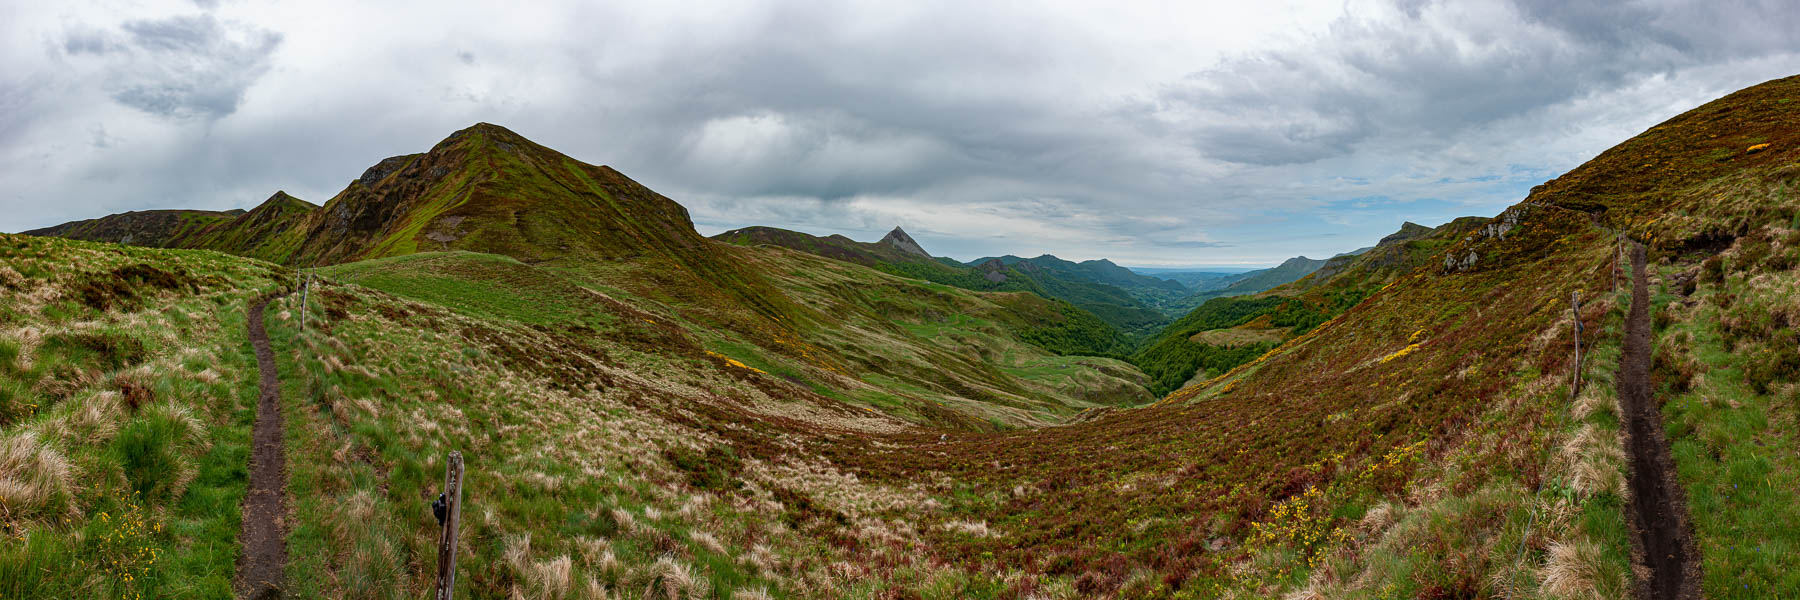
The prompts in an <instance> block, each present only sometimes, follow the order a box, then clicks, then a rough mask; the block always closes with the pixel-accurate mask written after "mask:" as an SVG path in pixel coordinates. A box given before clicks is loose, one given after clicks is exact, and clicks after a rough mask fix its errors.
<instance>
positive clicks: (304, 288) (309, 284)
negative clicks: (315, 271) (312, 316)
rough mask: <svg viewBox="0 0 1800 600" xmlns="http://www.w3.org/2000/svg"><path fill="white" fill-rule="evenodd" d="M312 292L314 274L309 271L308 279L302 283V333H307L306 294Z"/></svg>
mask: <svg viewBox="0 0 1800 600" xmlns="http://www.w3.org/2000/svg"><path fill="white" fill-rule="evenodd" d="M310 291H312V272H311V271H307V273H306V279H304V280H302V281H301V282H300V331H302V332H304V331H306V294H307V292H310Z"/></svg>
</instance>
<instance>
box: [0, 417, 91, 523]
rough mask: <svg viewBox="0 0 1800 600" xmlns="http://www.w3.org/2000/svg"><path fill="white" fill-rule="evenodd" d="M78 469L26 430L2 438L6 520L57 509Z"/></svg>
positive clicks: (0, 493) (1, 502)
mask: <svg viewBox="0 0 1800 600" xmlns="http://www.w3.org/2000/svg"><path fill="white" fill-rule="evenodd" d="M74 473H75V467H74V465H73V464H72V463H70V462H69V459H68V458H66V457H64V456H63V455H62V453H60V452H57V451H56V449H55V448H52V447H50V445H48V444H45V443H42V442H40V441H39V440H38V436H37V434H36V433H34V432H30V431H25V432H21V433H18V434H16V435H11V436H7V437H5V438H3V439H0V508H3V509H4V514H3V515H0V516H4V517H20V516H25V515H32V514H38V513H41V512H45V511H46V509H53V508H54V506H53V505H54V504H55V503H56V501H57V499H58V498H60V497H65V496H67V494H68V492H69V483H70V481H71V480H72V479H73V478H74Z"/></svg>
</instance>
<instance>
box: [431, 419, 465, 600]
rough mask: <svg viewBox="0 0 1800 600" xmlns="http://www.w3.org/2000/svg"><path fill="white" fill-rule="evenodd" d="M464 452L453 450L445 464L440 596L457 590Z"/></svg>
mask: <svg viewBox="0 0 1800 600" xmlns="http://www.w3.org/2000/svg"><path fill="white" fill-rule="evenodd" d="M462 480H463V460H462V452H454V451H453V452H451V453H450V456H449V458H448V459H447V460H446V461H445V464H444V496H443V500H444V516H443V517H442V518H441V519H440V522H439V524H440V525H442V529H441V530H440V531H439V532H438V571H437V588H436V589H437V592H436V593H434V594H433V595H432V597H433V598H436V599H437V600H450V596H451V594H453V593H455V591H456V529H457V527H456V523H457V518H458V517H461V516H462Z"/></svg>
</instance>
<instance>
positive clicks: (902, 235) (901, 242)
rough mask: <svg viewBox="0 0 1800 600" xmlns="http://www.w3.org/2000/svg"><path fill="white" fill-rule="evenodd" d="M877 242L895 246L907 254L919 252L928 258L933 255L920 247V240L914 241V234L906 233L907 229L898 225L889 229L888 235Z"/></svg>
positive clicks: (918, 253)
mask: <svg viewBox="0 0 1800 600" xmlns="http://www.w3.org/2000/svg"><path fill="white" fill-rule="evenodd" d="M877 243H880V244H887V245H889V246H893V247H895V248H898V249H900V251H901V252H905V253H907V254H917V255H919V256H923V257H927V258H930V257H931V255H930V254H928V253H926V252H925V249H924V248H921V247H919V242H917V241H914V240H913V239H912V236H910V235H906V230H904V229H901V228H899V227H898V226H896V227H894V230H893V231H889V232H888V234H887V236H886V237H883V238H881V241H880V242H877Z"/></svg>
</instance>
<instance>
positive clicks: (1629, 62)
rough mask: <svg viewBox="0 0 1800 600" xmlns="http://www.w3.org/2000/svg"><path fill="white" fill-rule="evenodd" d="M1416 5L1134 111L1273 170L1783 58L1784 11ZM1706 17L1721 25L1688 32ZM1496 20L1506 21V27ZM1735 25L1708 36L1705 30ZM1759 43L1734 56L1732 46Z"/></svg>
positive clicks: (1422, 143)
mask: <svg viewBox="0 0 1800 600" xmlns="http://www.w3.org/2000/svg"><path fill="white" fill-rule="evenodd" d="M1475 6H1479V5H1475V4H1467V3H1434V2H1417V3H1408V4H1405V5H1402V6H1400V7H1399V8H1400V9H1401V10H1400V13H1401V14H1400V15H1398V18H1397V19H1393V18H1389V19H1382V18H1365V17H1363V16H1359V15H1346V16H1344V17H1342V18H1340V19H1339V20H1338V22H1336V23H1334V24H1333V25H1332V27H1331V28H1330V32H1329V34H1328V35H1325V36H1321V37H1318V38H1312V39H1310V40H1309V41H1307V42H1304V43H1300V44H1297V45H1292V46H1289V47H1282V48H1277V49H1272V50H1267V51H1262V52H1257V53H1252V54H1250V55H1246V56H1240V57H1237V58H1233V59H1230V60H1227V61H1225V62H1223V63H1222V64H1219V65H1217V66H1215V67H1213V68H1210V69H1207V70H1203V71H1199V72H1196V73H1195V74H1194V75H1192V76H1191V77H1189V78H1188V79H1187V80H1185V81H1182V82H1179V83H1176V84H1173V85H1170V86H1168V87H1166V88H1165V89H1163V90H1161V91H1160V92H1159V93H1158V94H1157V95H1156V96H1155V97H1154V98H1153V99H1151V100H1150V101H1147V102H1145V103H1142V104H1140V105H1138V106H1136V107H1134V109H1133V111H1132V112H1133V113H1135V114H1134V116H1135V117H1136V118H1139V119H1141V122H1142V124H1143V126H1144V127H1146V128H1147V129H1150V130H1154V131H1173V132H1176V134H1177V135H1180V136H1182V137H1183V138H1184V139H1186V140H1188V142H1189V143H1190V144H1192V145H1193V146H1194V147H1195V148H1196V149H1197V150H1199V151H1200V152H1202V153H1204V154H1206V155H1207V156H1209V157H1212V158H1217V159H1219V160H1224V161H1229V162H1235V163H1243V164H1252V165H1282V164H1300V163H1309V162H1313V161H1317V160H1320V159H1323V158H1326V157H1330V156H1338V155H1344V154H1349V153H1350V152H1352V151H1353V149H1354V148H1355V147H1357V146H1358V145H1359V144H1364V143H1368V142H1370V141H1371V140H1374V139H1384V140H1386V141H1389V142H1395V141H1402V140H1400V138H1402V137H1408V138H1411V139H1410V140H1405V141H1402V142H1403V145H1410V146H1411V147H1410V148H1406V149H1418V148H1423V147H1432V146H1438V145H1442V144H1443V140H1446V139H1452V138H1454V137H1456V136H1458V135H1459V134H1462V133H1465V132H1469V131H1471V130H1474V129H1477V128H1480V127H1483V126H1485V125H1489V124H1492V123H1495V122H1498V121H1501V120H1505V119H1510V118H1514V117H1519V116H1521V115H1526V114H1531V113H1533V112H1534V111H1538V110H1541V109H1543V108H1545V107H1549V106H1554V105H1557V104H1560V103H1566V102H1571V101H1574V100H1576V99H1579V98H1581V97H1583V96H1586V95H1590V94H1594V93H1597V92H1603V91H1610V90H1614V89H1617V88H1620V87H1623V86H1627V85H1630V84H1631V83H1633V82H1635V81H1641V80H1643V79H1645V78H1649V77H1656V76H1665V75H1668V74H1670V73H1673V72H1674V71H1676V70H1678V69H1681V68H1685V67H1690V66H1695V65H1698V64H1701V63H1702V62H1704V61H1709V60H1720V59H1724V58H1730V59H1742V58H1748V57H1754V56H1759V55H1766V54H1769V53H1778V52H1793V51H1795V50H1796V49H1800V43H1797V42H1796V41H1795V39H1794V38H1792V37H1790V36H1791V32H1792V31H1795V30H1796V29H1795V27H1796V21H1795V19H1796V17H1795V15H1796V14H1800V9H1795V8H1792V7H1790V6H1789V5H1785V4H1765V5H1755V6H1751V7H1747V8H1746V9H1745V10H1741V11H1733V10H1727V9H1726V7H1721V6H1718V5H1715V4H1711V3H1707V4H1703V5H1702V4H1699V3H1677V4H1675V5H1673V6H1666V7H1664V6H1655V7H1653V6H1650V5H1648V4H1631V5H1615V4H1607V5H1599V4H1592V3H1566V2H1552V1H1541V0H1530V1H1528V2H1523V3H1520V4H1518V5H1514V6H1511V7H1510V10H1506V11H1501V12H1502V13H1503V14H1502V15H1500V16H1501V17H1506V18H1511V19H1515V22H1512V23H1508V22H1504V21H1505V19H1504V18H1502V19H1500V21H1499V22H1496V15H1495V14H1491V13H1489V12H1483V11H1479V10H1465V9H1470V8H1471V7H1475ZM1698 10H1705V11H1708V12H1713V13H1727V14H1732V15H1733V16H1729V17H1726V16H1717V15H1715V16H1714V17H1712V18H1710V19H1702V20H1698V21H1692V20H1685V19H1679V18H1673V17H1672V16H1671V15H1678V14H1686V13H1688V12H1695V11H1698ZM1505 13H1510V16H1508V15H1507V14H1505ZM1719 19H1728V20H1730V21H1731V22H1733V23H1734V24H1735V26H1734V27H1732V28H1730V29H1729V30H1728V31H1729V33H1727V34H1725V35H1724V36H1720V35H1719V34H1717V33H1715V32H1714V30H1713V29H1711V28H1709V27H1708V21H1716V20H1719ZM1744 39H1748V40H1761V41H1760V42H1759V43H1755V44H1744V43H1739V42H1736V41H1732V40H1744Z"/></svg>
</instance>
